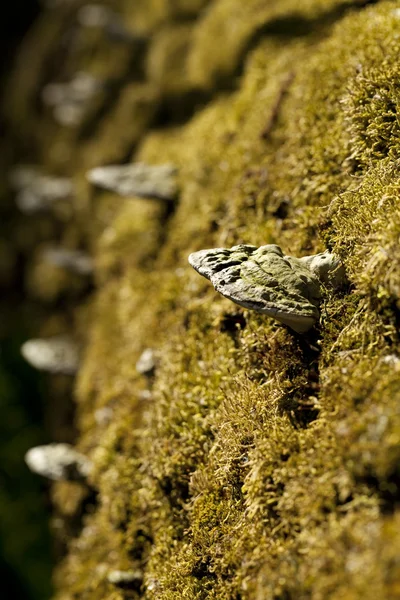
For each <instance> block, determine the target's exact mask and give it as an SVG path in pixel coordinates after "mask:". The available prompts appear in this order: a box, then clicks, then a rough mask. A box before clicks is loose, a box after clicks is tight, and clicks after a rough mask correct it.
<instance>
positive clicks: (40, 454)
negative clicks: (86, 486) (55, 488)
mask: <svg viewBox="0 0 400 600" xmlns="http://www.w3.org/2000/svg"><path fill="white" fill-rule="evenodd" d="M25 462H26V464H27V465H28V467H29V469H30V470H31V471H33V473H37V474H38V475H42V476H43V477H47V478H48V479H52V480H54V481H85V480H86V479H87V477H88V475H89V474H90V471H91V470H92V463H91V461H90V460H89V459H88V458H86V456H84V455H83V454H81V453H80V452H78V451H77V450H75V449H74V448H73V447H72V446H71V445H70V444H57V443H53V444H45V445H43V446H35V447H34V448H30V450H28V452H27V453H26V454H25Z"/></svg>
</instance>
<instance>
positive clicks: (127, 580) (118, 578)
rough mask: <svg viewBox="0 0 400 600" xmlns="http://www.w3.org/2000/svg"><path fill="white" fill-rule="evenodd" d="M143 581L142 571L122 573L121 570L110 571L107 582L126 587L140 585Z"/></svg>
mask: <svg viewBox="0 0 400 600" xmlns="http://www.w3.org/2000/svg"><path fill="white" fill-rule="evenodd" d="M142 580H143V573H142V571H139V570H138V571H133V570H129V571H122V570H119V569H114V570H113V571H110V572H109V573H108V575H107V581H108V582H109V583H112V584H113V585H116V586H124V585H127V584H133V583H138V584H140V583H141V582H142Z"/></svg>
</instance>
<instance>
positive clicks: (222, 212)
mask: <svg viewBox="0 0 400 600" xmlns="http://www.w3.org/2000/svg"><path fill="white" fill-rule="evenodd" d="M367 4H368V6H367ZM369 4H371V6H369ZM115 6H116V7H117V8H118V9H119V10H120V11H121V12H122V14H123V16H124V21H125V23H126V25H127V27H131V28H134V27H135V26H136V28H137V29H139V30H140V32H141V33H142V34H145V35H147V36H148V38H147V41H146V43H145V44H144V46H143V45H141V46H140V48H136V47H134V46H131V47H126V46H120V45H118V44H117V43H116V42H111V41H107V40H106V39H105V38H104V36H101V35H100V34H99V35H98V36H97V37H96V35H95V34H94V33H93V32H91V36H89V34H88V32H87V31H83V30H81V29H79V27H77V26H76V23H75V19H76V11H77V4H73V5H72V6H71V5H67V6H63V7H59V8H57V9H56V10H53V11H51V12H49V13H48V14H47V15H45V16H44V17H43V19H42V20H41V22H40V23H38V25H37V27H36V29H35V30H33V31H32V32H31V34H30V37H29V38H28V39H27V40H26V44H25V46H24V48H23V49H22V51H21V54H20V60H19V62H18V64H17V65H16V71H15V75H14V78H13V80H11V81H10V85H9V94H8V100H7V103H6V110H7V111H8V115H9V123H10V132H9V140H10V144H12V147H13V148H14V149H15V151H14V154H15V157H17V158H18V159H21V157H22V158H23V159H24V160H30V161H31V162H32V161H33V162H35V161H37V160H38V161H39V164H40V166H42V167H43V169H45V170H46V171H49V172H56V173H62V174H68V175H71V176H72V177H73V178H74V182H75V184H76V186H77V190H78V192H77V194H76V197H75V198H74V200H73V208H72V211H71V213H70V214H69V215H68V217H67V218H65V219H64V221H63V222H62V227H60V219H58V221H57V223H56V224H54V222H53V221H51V220H50V221H49V222H48V221H47V219H48V217H43V219H42V218H38V219H37V220H36V221H35V224H34V225H32V224H30V225H29V226H30V227H33V229H34V231H35V233H34V234H32V235H31V245H32V244H36V245H37V244H38V243H39V242H40V240H43V238H44V239H45V240H53V239H58V240H59V241H60V242H62V243H64V244H66V245H69V246H71V247H77V246H85V247H87V248H88V249H89V250H90V251H91V252H92V253H93V255H94V257H95V260H96V274H95V279H96V289H95V291H94V292H93V293H92V294H91V296H90V300H85V304H84V305H83V304H82V293H83V291H84V290H79V289H78V290H76V289H75V288H71V284H70V283H69V280H65V278H64V276H63V277H61V278H58V279H56V283H55V284H54V289H53V288H52V285H53V284H52V283H51V282H52V281H54V279H53V272H50V271H46V267H44V266H43V265H39V267H40V269H41V270H40V273H41V275H40V277H39V276H36V277H35V276H34V275H35V273H37V269H38V268H39V267H38V265H37V264H36V266H35V264H33V263H31V262H30V261H28V266H27V269H28V279H29V281H30V282H31V288H30V289H31V290H32V293H35V294H36V295H37V296H40V297H43V298H44V299H45V300H46V301H47V302H49V303H50V306H54V304H53V305H52V304H51V303H52V302H53V301H55V300H57V299H59V298H64V301H65V302H67V301H68V307H69V309H68V310H69V311H70V312H69V315H70V323H71V322H73V324H74V327H75V332H76V335H77V336H78V337H79V338H80V339H81V340H82V342H83V343H84V345H85V356H84V361H83V364H82V368H81V370H80V372H79V376H78V379H77V382H76V388H75V398H76V401H77V425H78V428H79V431H80V433H79V439H78V440H77V444H78V447H79V449H80V450H82V451H83V452H86V453H87V454H88V455H89V456H90V457H91V458H92V460H93V461H94V463H95V472H94V474H93V479H92V483H93V485H94V486H95V487H96V488H97V489H98V492H99V493H98V498H97V503H96V505H95V506H93V508H92V509H91V511H90V513H89V514H86V515H85V516H84V517H83V525H82V529H81V531H80V532H79V533H78V534H77V535H76V536H75V537H71V538H70V539H69V540H68V553H67V555H66V557H65V558H64V559H63V560H62V562H61V564H60V565H59V566H58V568H57V571H56V576H55V580H56V586H57V592H56V596H55V598H56V599H57V600H67V599H68V600H70V599H71V598H85V599H86V600H98V599H100V598H101V599H102V600H117V599H118V600H120V599H122V598H146V599H147V600H151V599H154V600H155V599H157V600H161V599H162V600H175V599H176V598H182V599H195V598H196V599H202V598H210V599H211V598H215V599H218V600H224V599H226V600H228V599H239V598H241V599H249V600H250V599H251V600H261V599H262V600H268V599H271V600H272V599H274V600H277V599H280V600H283V599H288V598H291V599H296V600H300V599H313V600H325V599H327V598H332V599H337V600H339V598H340V599H341V600H355V599H358V598H365V600H375V599H376V598H382V599H383V598H384V599H388V600H389V599H394V598H398V597H399V596H400V572H399V566H398V565H399V557H398V547H399V543H400V535H399V518H400V517H399V513H398V508H397V503H398V500H399V488H398V486H399V485H400V484H399V471H398V469H399V467H398V465H399V458H400V413H399V408H398V407H399V400H400V356H399V334H398V327H399V314H400V313H399V310H400V305H399V292H400V284H399V281H400V251H399V235H400V219H399V208H398V202H399V189H400V187H399V186H400V177H399V163H398V161H399V148H400V146H399V135H400V125H399V121H398V110H399V102H400V93H399V81H398V80H399V66H398V57H399V51H400V41H399V40H400V37H399V31H400V12H399V8H398V3H397V2H395V1H390V0H386V1H382V2H375V3H367V2H350V1H347V2H345V1H342V2H338V1H336V0H331V1H330V2H326V1H324V2H322V1H321V0H307V2H302V3H301V7H300V8H299V3H298V2H295V1H294V0H285V1H282V2H279V3H278V2H274V1H272V0H271V1H266V0H263V1H261V0H251V1H247V2H243V0H210V1H209V2H204V1H203V2H200V1H195V0H193V1H192V2H190V1H189V0H187V1H186V2H183V1H180V2H167V1H165V2H163V1H162V0H159V1H158V2H156V1H154V2H135V3H133V2H122V0H121V2H119V3H117V2H115ZM60 30H62V31H64V33H65V36H66V37H65V39H64V38H61V41H63V43H62V44H61V41H60V35H59V31H60ZM68 32H69V37H68V35H67V33H68ZM32 53H33V54H36V60H35V61H34V63H33V65H32V69H35V71H34V72H29V73H26V60H27V56H28V55H30V54H32ZM134 53H136V54H135V57H136V58H135V57H133V56H132V55H133V54H134ZM55 57H57V60H56V58H55ZM79 70H88V71H90V72H92V73H94V74H101V76H102V77H106V78H107V79H108V81H109V88H107V89H106V91H105V92H104V94H103V96H101V97H99V98H98V99H97V101H96V102H97V104H96V103H95V104H96V105H95V106H92V107H89V109H88V114H87V118H86V120H85V121H84V122H83V123H82V125H81V126H78V127H76V128H75V129H69V130H66V129H65V128H62V127H60V126H59V125H58V124H57V123H55V122H54V120H53V119H52V117H51V115H50V114H49V112H48V111H46V110H44V108H43V106H42V104H41V103H40V101H39V99H38V98H39V96H40V88H41V86H42V85H43V83H46V82H48V81H51V80H52V79H54V78H58V79H63V78H64V79H68V77H70V76H71V75H72V74H73V72H74V71H79ZM110 82H111V83H110ZM110 89H111V90H112V91H111V92H110ZM107 90H108V91H107ZM35 98H36V101H35V102H34V101H33V99H35ZM21 127H23V129H22V130H21ZM21 134H23V135H21ZM28 142H29V146H27V143H28ZM126 160H142V161H147V162H149V163H155V164H157V163H159V164H162V163H164V162H168V163H174V164H176V165H177V166H178V167H179V186H180V194H179V199H178V202H177V204H176V208H175V210H174V211H173V213H172V214H171V213H170V212H168V211H166V210H165V208H164V207H163V206H162V205H160V204H157V203H156V202H155V203H151V202H150V203H149V202H148V201H145V200H140V199H135V198H133V199H127V200H122V199H120V198H118V197H116V196H114V195H113V194H112V193H108V192H107V193H106V192H104V193H100V192H98V191H96V192H94V191H93V190H92V189H90V187H89V185H88V183H87V182H86V181H85V178H84V174H85V172H86V170H87V169H88V168H91V167H93V166H96V165H98V164H102V163H106V162H123V161H126ZM26 219H27V217H24V218H23V219H22V217H21V223H20V224H19V225H18V231H21V230H23V228H24V227H25V228H26V227H27V223H26ZM242 242H243V243H251V244H255V245H261V244H266V243H276V244H279V245H280V246H281V247H282V248H283V250H284V251H285V252H287V253H290V254H292V255H295V256H302V255H306V254H311V253H314V252H318V251H321V250H323V249H324V248H328V249H329V250H331V251H334V252H336V253H337V254H338V255H339V256H340V257H341V259H342V261H343V263H344V265H345V267H346V271H347V275H348V280H349V285H348V286H347V288H346V289H345V290H342V291H341V292H340V293H335V294H333V293H328V292H327V293H326V297H325V299H324V306H323V310H322V317H321V322H320V324H319V326H318V327H317V328H315V329H314V330H313V331H312V332H311V333H309V334H307V335H306V336H298V335H296V334H294V333H293V332H292V331H290V330H288V329H287V328H286V327H284V326H282V325H279V324H277V323H276V322H273V321H272V320H271V319H269V318H267V317H263V316H261V315H257V314H254V313H251V312H248V311H245V310H242V309H240V308H238V307H236V306H235V305H233V304H231V303H229V301H228V300H226V299H224V298H222V297H221V296H218V295H217V294H216V293H215V292H214V290H213V289H212V287H211V286H210V285H209V284H208V283H207V282H206V281H204V280H202V279H201V278H200V277H199V276H198V275H197V274H196V273H195V272H194V271H193V270H192V269H191V268H190V267H189V266H188V264H187V256H188V254H189V253H190V252H191V251H194V250H197V249H201V248H206V247H213V246H230V245H232V244H234V243H242ZM24 251H25V252H27V253H28V252H30V251H31V246H29V248H26V249H25V250H24ZM35 269H36V271H35ZM43 269H44V270H43ZM54 275H55V276H57V274H54ZM57 277H58V276H57ZM49 289H50V291H49ZM56 306H57V308H58V307H59V304H57V305H56ZM72 307H73V309H72ZM54 310H55V308H54ZM71 315H72V316H71ZM147 347H151V348H153V349H154V350H155V352H156V354H157V357H158V366H157V370H156V374H155V377H154V378H153V379H152V380H145V378H144V377H143V376H140V375H139V374H138V373H137V372H136V369H135V363H136V361H137V359H138V357H139V356H140V354H141V352H142V351H143V350H144V349H145V348H147ZM104 408H107V411H104V410H103V409H104ZM53 491H54V501H55V503H56V506H57V507H58V508H57V510H58V511H59V512H61V513H64V514H65V513H68V511H66V510H65V509H64V508H63V507H65V506H66V503H67V502H68V503H69V504H68V506H69V507H70V509H69V510H73V499H74V497H75V493H76V501H77V502H78V500H79V499H80V495H79V494H80V493H81V492H80V491H79V489H78V488H75V487H74V488H72V487H71V486H69V485H68V484H62V485H61V484H60V485H58V484H57V485H55V486H54V490H53ZM71 503H72V504H71ZM71 507H72V508H71ZM112 569H123V570H127V569H133V570H134V571H135V572H137V573H139V574H140V581H138V580H137V579H136V580H135V582H134V584H132V585H131V586H130V588H129V586H128V587H127V586H125V588H119V587H117V586H115V585H113V584H111V583H109V582H108V580H107V574H108V573H109V571H110V570H112Z"/></svg>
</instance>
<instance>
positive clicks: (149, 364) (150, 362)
mask: <svg viewBox="0 0 400 600" xmlns="http://www.w3.org/2000/svg"><path fill="white" fill-rule="evenodd" d="M156 366H157V361H156V357H155V354H154V351H153V350H152V349H151V348H146V350H143V352H142V354H141V355H140V356H139V359H138V361H137V363H136V371H137V372H138V373H140V374H141V375H147V376H148V377H151V376H152V375H153V374H154V371H155V369H156Z"/></svg>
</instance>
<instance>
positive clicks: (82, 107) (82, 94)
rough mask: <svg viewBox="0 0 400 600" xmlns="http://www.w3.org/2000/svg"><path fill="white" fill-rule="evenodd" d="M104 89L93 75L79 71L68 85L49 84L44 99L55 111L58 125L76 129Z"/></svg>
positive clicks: (43, 93) (44, 91)
mask: <svg viewBox="0 0 400 600" xmlns="http://www.w3.org/2000/svg"><path fill="white" fill-rule="evenodd" d="M102 87H103V84H102V83H101V82H100V81H99V80H98V79H96V78H95V77H93V75H91V74H90V73H85V72H83V71H79V72H78V73H76V75H75V76H74V77H73V78H72V79H71V81H68V82H66V83H48V84H47V85H46V86H45V87H44V88H43V91H42V99H43V102H44V103H45V104H46V105H47V106H49V107H50V108H52V109H53V116H54V118H55V119H56V121H58V123H60V124H61V125H67V126H71V127H74V126H76V125H79V124H80V123H81V121H82V119H83V118H84V116H85V113H86V110H87V108H88V105H89V104H90V102H91V101H92V99H93V98H94V97H95V96H96V95H97V94H98V92H99V91H100V90H101V89H102Z"/></svg>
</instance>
